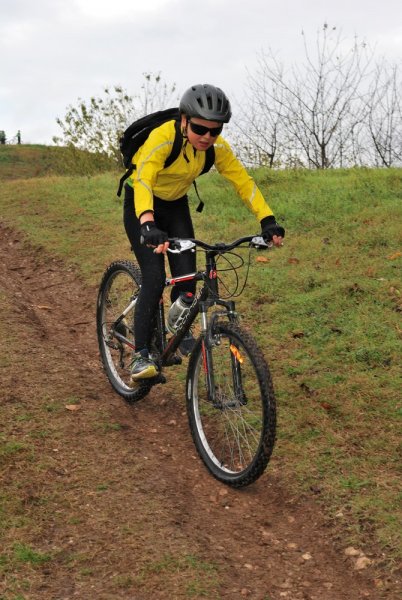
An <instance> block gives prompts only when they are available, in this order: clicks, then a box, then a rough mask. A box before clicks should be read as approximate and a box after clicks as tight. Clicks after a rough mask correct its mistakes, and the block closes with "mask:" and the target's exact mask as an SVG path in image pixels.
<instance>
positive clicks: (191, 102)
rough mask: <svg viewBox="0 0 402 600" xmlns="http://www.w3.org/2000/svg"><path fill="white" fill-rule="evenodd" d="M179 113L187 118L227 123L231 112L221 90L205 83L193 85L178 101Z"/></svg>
mask: <svg viewBox="0 0 402 600" xmlns="http://www.w3.org/2000/svg"><path fill="white" fill-rule="evenodd" d="M179 108H180V112H181V113H182V114H185V115H186V116H187V117H198V118H200V119H205V120H206V121H218V122H221V123H229V121H230V117H231V116H232V111H231V108H230V102H229V100H228V99H227V97H226V96H225V94H224V93H223V92H222V90H221V89H220V88H218V87H215V86H214V85H209V84H207V83H204V84H203V85H202V84H198V85H193V86H192V87H191V88H189V89H188V90H187V91H186V92H184V94H183V96H182V99H181V100H180V106H179Z"/></svg>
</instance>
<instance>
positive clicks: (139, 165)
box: [128, 121, 272, 221]
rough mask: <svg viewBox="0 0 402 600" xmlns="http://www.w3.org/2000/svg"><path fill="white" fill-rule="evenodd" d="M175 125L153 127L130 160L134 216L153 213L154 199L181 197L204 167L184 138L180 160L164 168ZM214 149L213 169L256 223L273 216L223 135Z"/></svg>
mask: <svg viewBox="0 0 402 600" xmlns="http://www.w3.org/2000/svg"><path fill="white" fill-rule="evenodd" d="M174 123H175V122H174V121H168V122H167V123H164V124H163V125H160V126H159V127H157V128H155V129H154V130H153V131H152V132H151V133H150V135H149V136H148V139H147V140H146V142H145V143H144V144H143V146H141V148H140V149H139V150H138V151H137V152H136V154H135V155H134V157H133V161H132V162H133V163H134V164H135V165H136V169H135V170H134V171H133V174H132V175H131V176H130V178H129V179H128V183H129V185H131V186H132V187H134V197H135V209H136V215H137V217H140V215H142V213H144V212H146V211H147V210H153V196H157V197H158V198H161V199H162V200H166V201H169V200H177V199H179V198H181V197H182V196H184V195H185V194H186V193H187V192H188V190H189V188H190V186H191V184H192V183H193V181H194V179H196V177H198V175H199V174H200V173H201V171H202V169H203V167H204V164H205V152H200V151H198V152H197V151H195V149H194V148H193V147H192V146H191V144H190V143H186V140H185V139H184V140H183V148H182V151H181V153H180V155H179V157H178V158H177V160H175V161H174V162H173V163H172V164H171V165H170V166H168V167H167V168H165V166H164V165H165V161H166V159H167V157H168V156H169V155H170V152H171V150H172V146H173V141H174V139H175V126H174ZM214 148H215V163H214V165H215V167H216V169H217V170H218V172H219V173H220V174H221V175H223V177H225V179H227V180H228V181H230V182H231V183H232V184H233V186H234V187H235V189H236V191H237V193H238V195H239V196H240V198H241V199H242V200H243V202H244V204H245V205H246V206H247V207H248V208H249V209H250V210H251V211H252V212H253V213H254V214H255V216H256V217H257V219H258V220H259V221H261V219H263V218H264V217H268V216H269V215H272V211H271V209H270V207H269V206H268V204H267V203H266V202H265V200H264V197H263V195H262V194H261V192H260V190H259V189H258V187H257V185H256V184H255V182H254V180H253V179H252V178H251V177H250V176H249V175H248V173H247V171H246V169H245V168H244V166H243V165H242V164H241V163H240V162H239V160H238V159H237V158H236V157H235V155H234V154H233V151H232V149H231V147H230V146H229V144H228V143H227V142H226V141H225V140H224V139H223V137H222V136H218V138H217V139H216V142H215V144H214ZM185 156H186V157H187V160H186V158H185Z"/></svg>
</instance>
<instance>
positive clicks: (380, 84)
mask: <svg viewBox="0 0 402 600" xmlns="http://www.w3.org/2000/svg"><path fill="white" fill-rule="evenodd" d="M401 93H402V85H401V82H400V80H399V71H398V66H397V65H387V64H386V63H384V62H383V63H382V64H380V65H378V66H377V69H376V73H375V77H374V80H373V83H372V86H371V88H370V93H369V95H368V100H367V113H368V119H367V127H368V131H369V135H370V139H371V141H372V147H373V148H374V161H375V164H378V165H380V166H385V167H392V166H394V165H395V164H399V165H400V164H401V161H402V103H401Z"/></svg>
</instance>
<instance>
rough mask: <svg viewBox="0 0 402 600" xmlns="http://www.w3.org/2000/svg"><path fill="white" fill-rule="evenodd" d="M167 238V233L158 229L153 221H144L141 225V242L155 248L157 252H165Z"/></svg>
mask: <svg viewBox="0 0 402 600" xmlns="http://www.w3.org/2000/svg"><path fill="white" fill-rule="evenodd" d="M167 240H168V236H167V233H166V232H165V231H161V230H160V229H158V228H157V226H156V225H155V221H146V222H145V223H143V224H142V225H141V238H140V242H141V244H143V245H144V246H148V247H151V248H155V252H156V253H157V254H159V253H161V252H163V253H165V252H166V250H167V248H168V246H169V244H168V241H167Z"/></svg>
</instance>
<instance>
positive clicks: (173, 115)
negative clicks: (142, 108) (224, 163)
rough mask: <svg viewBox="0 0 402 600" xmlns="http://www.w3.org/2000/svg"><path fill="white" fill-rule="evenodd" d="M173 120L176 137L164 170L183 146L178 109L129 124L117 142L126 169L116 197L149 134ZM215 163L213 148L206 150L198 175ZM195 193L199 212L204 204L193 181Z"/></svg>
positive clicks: (133, 167) (160, 112)
mask: <svg viewBox="0 0 402 600" xmlns="http://www.w3.org/2000/svg"><path fill="white" fill-rule="evenodd" d="M173 119H174V120H175V130H176V135H175V138H174V142H173V145H172V149H171V151H170V154H169V156H168V157H167V159H166V161H165V168H166V167H168V166H169V165H171V164H172V163H174V161H175V160H176V159H177V158H178V157H179V155H180V151H181V149H182V146H183V134H182V133H181V130H180V112H179V109H178V108H167V109H166V110H159V111H157V112H154V113H151V114H150V115H145V117H141V119H137V121H134V123H131V125H130V126H129V127H127V129H126V130H125V132H124V133H123V135H122V136H121V138H120V140H119V144H120V152H121V154H122V158H123V164H124V166H125V167H126V169H127V171H126V172H125V173H124V175H123V177H121V179H120V183H119V189H118V190H117V195H118V196H119V197H120V196H121V192H122V189H123V184H124V182H125V180H126V179H128V178H129V177H130V175H131V174H132V172H133V171H134V170H135V168H136V165H134V164H133V163H132V162H131V161H132V159H133V156H134V154H135V153H136V152H137V150H138V149H139V148H140V147H141V146H142V145H143V144H144V143H145V141H146V140H147V138H148V136H149V134H150V133H151V131H152V130H153V129H155V128H156V127H159V126H160V125H162V124H163V123H166V122H167V121H172V120H173ZM214 162H215V150H214V147H213V146H211V148H208V150H207V151H206V156H205V165H204V168H203V170H202V171H201V173H200V175H203V174H204V173H207V172H208V171H209V170H210V169H211V167H212V166H213V164H214ZM194 187H195V191H196V193H197V196H198V198H199V200H200V204H199V205H198V207H197V211H198V212H201V211H202V209H203V208H204V203H203V202H202V200H201V199H200V197H199V195H198V190H197V185H196V183H195V181H194Z"/></svg>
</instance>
